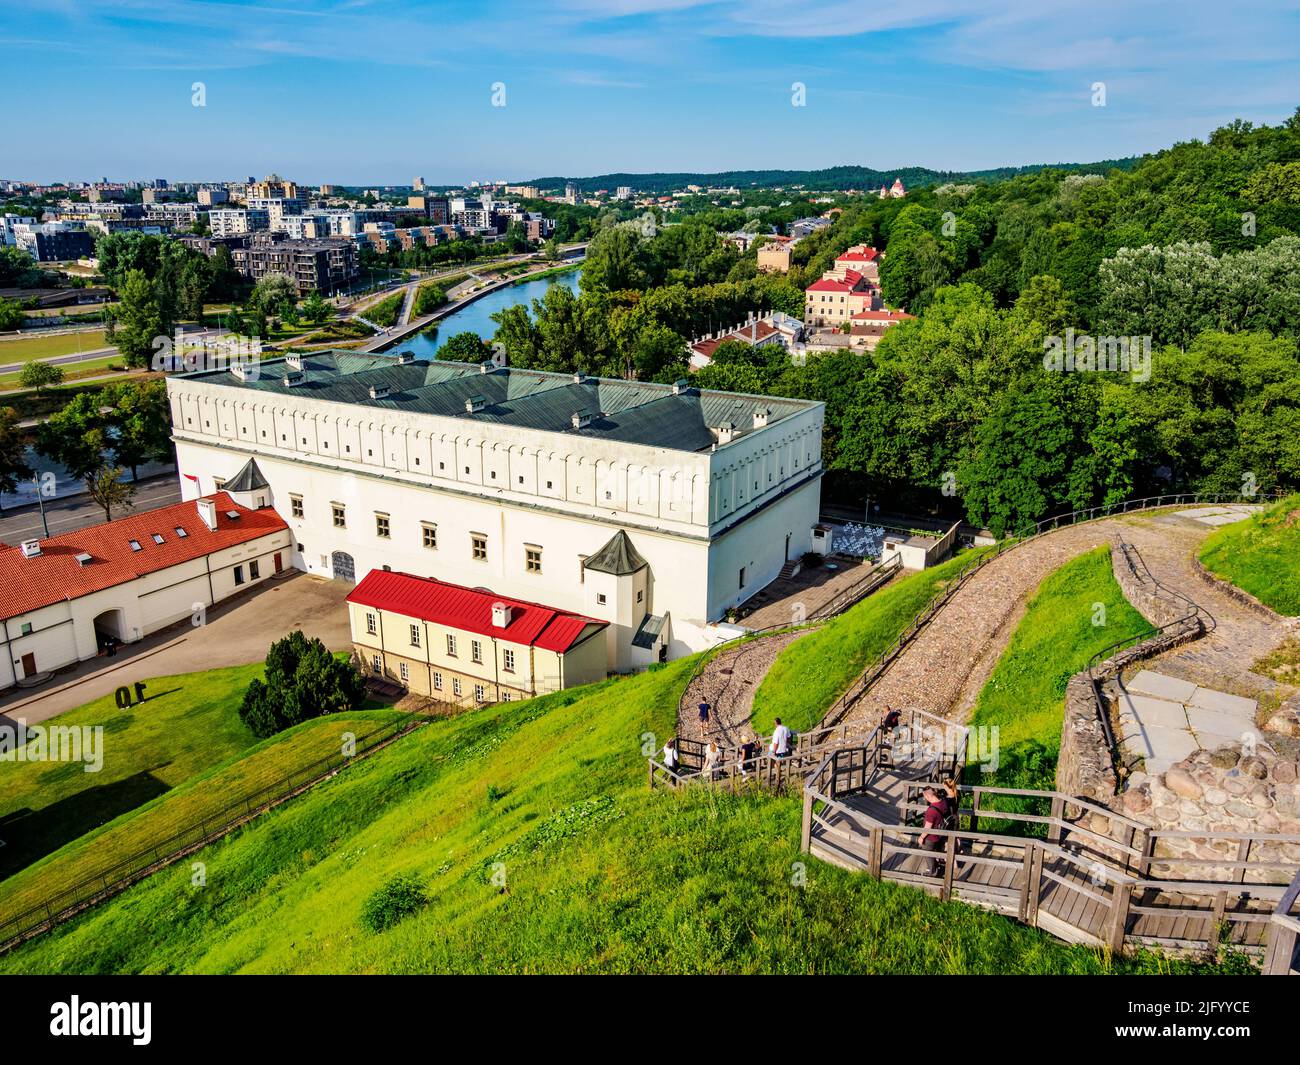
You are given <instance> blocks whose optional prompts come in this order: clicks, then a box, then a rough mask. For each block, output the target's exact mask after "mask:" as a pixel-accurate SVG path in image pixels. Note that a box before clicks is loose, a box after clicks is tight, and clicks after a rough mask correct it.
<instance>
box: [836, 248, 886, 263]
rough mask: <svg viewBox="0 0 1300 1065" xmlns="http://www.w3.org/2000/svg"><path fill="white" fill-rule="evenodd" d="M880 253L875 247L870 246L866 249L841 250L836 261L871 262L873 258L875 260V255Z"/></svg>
mask: <svg viewBox="0 0 1300 1065" xmlns="http://www.w3.org/2000/svg"><path fill="white" fill-rule="evenodd" d="M879 254H880V253H879V252H878V251H876V249H875V248H868V249H867V250H866V251H846V252H841V253H840V254H839V255H837V256H835V261H836V262H837V263H842V262H856V263H869V262H871V261H872V260H874V259H875V257H876V256H877V255H879Z"/></svg>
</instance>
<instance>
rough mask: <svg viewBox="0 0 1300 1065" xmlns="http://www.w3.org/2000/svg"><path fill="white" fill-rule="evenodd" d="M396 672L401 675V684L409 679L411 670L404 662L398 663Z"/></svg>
mask: <svg viewBox="0 0 1300 1065" xmlns="http://www.w3.org/2000/svg"><path fill="white" fill-rule="evenodd" d="M397 672H398V673H400V674H401V676H402V683H403V684H405V683H407V682H408V681H409V680H410V679H411V670H410V668H409V667H408V666H407V664H406V663H405V662H400V663H398V666H397Z"/></svg>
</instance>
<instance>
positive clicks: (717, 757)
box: [704, 740, 722, 780]
mask: <svg viewBox="0 0 1300 1065" xmlns="http://www.w3.org/2000/svg"><path fill="white" fill-rule="evenodd" d="M721 763H722V749H721V748H720V747H719V746H718V745H717V743H716V742H715V741H713V740H710V741H709V746H708V748H707V749H706V750H705V752H704V772H706V773H707V774H708V775H709V779H710V780H717V779H718V776H719V773H718V766H719V765H720V764H721Z"/></svg>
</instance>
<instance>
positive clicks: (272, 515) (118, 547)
mask: <svg viewBox="0 0 1300 1065" xmlns="http://www.w3.org/2000/svg"><path fill="white" fill-rule="evenodd" d="M207 498H209V499H211V500H213V502H214V503H215V504H216V510H217V528H216V531H215V532H214V531H213V530H211V529H209V528H208V527H207V525H205V524H204V522H203V519H202V518H200V517H199V512H198V507H197V505H196V501H195V500H190V501H189V502H186V503H174V504H172V505H171V506H167V507H158V508H157V509H156V510H143V511H140V512H138V513H135V514H130V515H128V516H127V517H125V518H118V519H117V520H116V521H109V522H104V523H102V524H100V525H91V526H89V527H88V528H85V529H78V530H76V531H75V532H68V533H60V534H59V535H58V536H51V537H48V538H47V539H44V540H42V541H41V553H40V554H39V555H37V556H35V557H34V558H23V551H22V548H21V547H11V546H9V545H7V544H0V619H5V618H12V617H17V616H18V615H20V614H26V613H28V612H29V611H32V610H38V609H40V608H41V607H43V606H50V605H52V604H54V603H62V602H66V601H68V600H71V599H79V598H81V597H82V596H83V595H90V594H91V593H93V592H100V591H103V590H104V589H105V588H112V587H114V586H115V585H118V584H125V583H127V582H128V581H133V580H135V579H136V578H137V577H142V576H144V575H145V574H146V573H154V572H157V571H158V570H161V569H167V568H168V567H170V566H179V565H180V564H181V563H183V562H191V561H193V560H194V559H196V558H202V557H203V556H204V555H210V554H212V552H214V551H220V550H221V549H222V548H226V547H234V546H235V545H237V544H243V543H247V542H248V541H250V540H256V539H258V538H259V537H262V536H269V535H271V534H272V533H275V532H279V531H280V530H283V529H287V528H288V526H287V525H286V524H285V523H284V519H283V518H281V517H280V516H279V515H278V514H277V513H276V512H275V511H274V510H273V509H272V508H270V507H263V508H262V509H260V510H248V509H246V508H244V507H241V506H237V505H236V504H235V503H234V502H233V501H232V500H231V498H230V496H229V495H227V494H226V493H225V492H218V493H216V494H215V495H213V496H209V497H207ZM227 511H235V512H237V513H238V514H239V517H238V518H237V519H232V518H228V517H226V512H227ZM178 526H179V527H180V528H182V529H184V530H185V533H186V535H185V536H181V535H180V534H179V533H177V532H176V529H177V527H178ZM155 533H156V534H158V535H159V536H161V537H162V541H163V542H162V543H161V544H159V543H156V542H155V541H154V534H155ZM132 540H134V541H135V542H136V543H138V544H139V545H140V550H139V551H136V550H134V549H133V548H132V547H131V541H132ZM80 554H87V555H90V561H89V562H88V563H86V565H84V566H83V565H82V564H81V563H79V562H78V561H77V556H78V555H80Z"/></svg>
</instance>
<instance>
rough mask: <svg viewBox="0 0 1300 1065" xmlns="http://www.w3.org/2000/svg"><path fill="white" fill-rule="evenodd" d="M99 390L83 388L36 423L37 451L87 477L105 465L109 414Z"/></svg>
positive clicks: (82, 478)
mask: <svg viewBox="0 0 1300 1065" xmlns="http://www.w3.org/2000/svg"><path fill="white" fill-rule="evenodd" d="M103 406H104V405H103V402H102V398H101V396H100V393H99V392H80V393H78V394H77V395H75V396H74V397H73V398H72V399H71V400H69V401H68V402H67V403H66V404H64V406H63V407H62V408H60V409H59V410H57V411H55V412H54V413H53V414H51V415H50V416H49V417H48V418H46V419H45V421H43V422H41V423H40V424H39V425H38V426H37V427H36V451H37V453H38V454H40V455H43V456H44V457H45V458H47V459H50V460H51V461H52V462H57V463H58V464H59V465H61V466H63V467H64V469H66V470H67V471H68V474H69V476H71V477H75V478H76V479H77V480H84V479H85V478H87V477H89V476H90V475H91V474H93V473H95V472H96V471H97V470H99V469H100V468H101V467H103V466H104V464H105V462H106V461H107V460H106V455H107V452H108V450H109V448H108V418H107V412H106V411H105V410H103V409H102V408H103Z"/></svg>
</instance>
